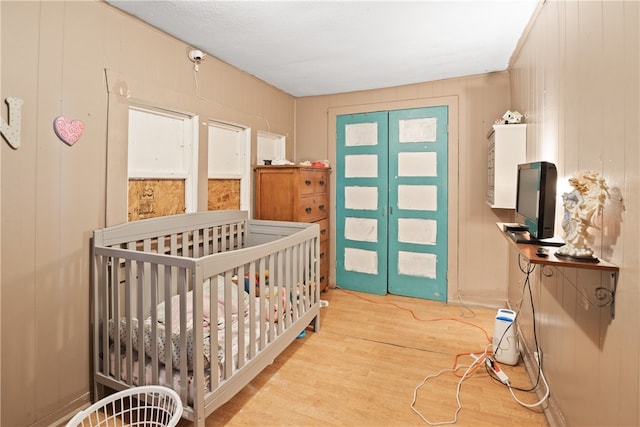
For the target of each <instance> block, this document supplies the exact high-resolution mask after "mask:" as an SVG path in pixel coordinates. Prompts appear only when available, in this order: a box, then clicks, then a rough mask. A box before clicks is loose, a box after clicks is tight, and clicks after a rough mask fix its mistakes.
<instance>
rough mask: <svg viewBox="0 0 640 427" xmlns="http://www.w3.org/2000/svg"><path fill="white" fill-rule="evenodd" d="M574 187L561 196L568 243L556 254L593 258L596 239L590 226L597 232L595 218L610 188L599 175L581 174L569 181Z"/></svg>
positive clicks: (563, 222)
mask: <svg viewBox="0 0 640 427" xmlns="http://www.w3.org/2000/svg"><path fill="white" fill-rule="evenodd" d="M569 184H571V186H572V187H573V188H574V190H573V191H571V192H570V193H564V194H563V195H562V204H563V205H564V217H563V218H562V230H563V231H564V239H565V242H566V244H565V245H564V246H562V247H561V248H560V249H558V252H557V254H559V255H564V256H568V257H573V258H588V259H591V258H593V250H592V249H591V245H592V244H593V236H591V235H590V234H589V231H588V229H589V228H590V227H593V228H596V229H598V226H597V225H596V224H595V222H594V221H595V218H596V217H597V216H598V215H600V214H601V213H602V209H603V208H604V202H605V200H606V199H607V198H608V197H609V187H608V186H607V183H606V182H605V180H604V178H602V177H601V176H600V175H599V174H598V173H597V172H593V171H586V172H581V173H579V174H578V176H576V177H575V178H570V179H569Z"/></svg>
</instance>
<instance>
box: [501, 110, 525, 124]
mask: <svg viewBox="0 0 640 427" xmlns="http://www.w3.org/2000/svg"><path fill="white" fill-rule="evenodd" d="M502 120H503V121H504V123H506V124H517V123H520V122H521V121H522V114H520V113H518V112H517V111H510V110H507V112H506V113H504V116H502Z"/></svg>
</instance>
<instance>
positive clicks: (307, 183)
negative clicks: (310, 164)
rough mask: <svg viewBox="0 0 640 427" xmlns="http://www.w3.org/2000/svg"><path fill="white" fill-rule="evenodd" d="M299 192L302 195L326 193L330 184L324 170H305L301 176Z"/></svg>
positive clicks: (301, 172)
mask: <svg viewBox="0 0 640 427" xmlns="http://www.w3.org/2000/svg"><path fill="white" fill-rule="evenodd" d="M299 179H300V184H299V187H298V188H299V191H300V194H301V195H308V194H315V193H326V192H327V188H328V186H329V183H328V182H327V181H328V180H327V173H326V172H325V171H324V170H313V169H304V170H301V171H300V174H299Z"/></svg>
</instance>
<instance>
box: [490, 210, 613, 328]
mask: <svg viewBox="0 0 640 427" xmlns="http://www.w3.org/2000/svg"><path fill="white" fill-rule="evenodd" d="M496 225H497V226H498V230H500V233H502V235H503V236H504V238H505V239H507V241H508V242H509V243H510V244H511V245H512V246H513V247H515V248H516V249H517V250H518V252H519V253H520V255H522V256H523V257H525V258H527V259H528V260H529V262H530V263H531V264H539V265H542V266H545V265H548V266H552V267H567V268H581V269H587V270H598V271H602V272H609V273H610V283H609V285H608V287H607V288H599V290H603V289H604V290H605V292H606V293H607V294H609V296H610V300H611V301H610V303H608V304H609V305H610V307H611V318H613V317H614V316H615V296H616V284H617V282H618V273H619V271H620V268H619V267H618V266H617V265H614V264H610V263H608V262H606V261H604V260H602V259H599V260H598V262H585V261H575V260H572V259H569V258H563V257H557V256H556V255H555V252H556V250H558V249H559V248H557V247H550V246H545V248H547V249H548V250H549V255H548V256H546V257H541V256H538V255H537V254H536V251H537V250H538V248H539V247H540V246H539V245H532V244H528V243H516V242H515V241H514V240H513V239H512V238H511V237H510V236H509V234H508V233H507V232H506V231H504V226H503V223H501V222H498V223H496ZM595 297H596V298H597V299H599V300H600V299H603V297H602V296H601V295H598V294H597V293H596V295H595ZM603 305H606V304H603Z"/></svg>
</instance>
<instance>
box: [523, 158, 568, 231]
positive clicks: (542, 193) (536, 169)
mask: <svg viewBox="0 0 640 427" xmlns="http://www.w3.org/2000/svg"><path fill="white" fill-rule="evenodd" d="M557 180H558V172H557V170H556V166H555V165H554V164H553V163H549V162H531V163H523V164H519V165H518V184H517V187H516V188H517V190H516V221H518V222H520V223H522V224H524V225H525V226H526V227H527V228H528V230H529V234H530V236H531V238H532V239H549V238H552V237H553V236H554V228H555V216H556V183H557Z"/></svg>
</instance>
